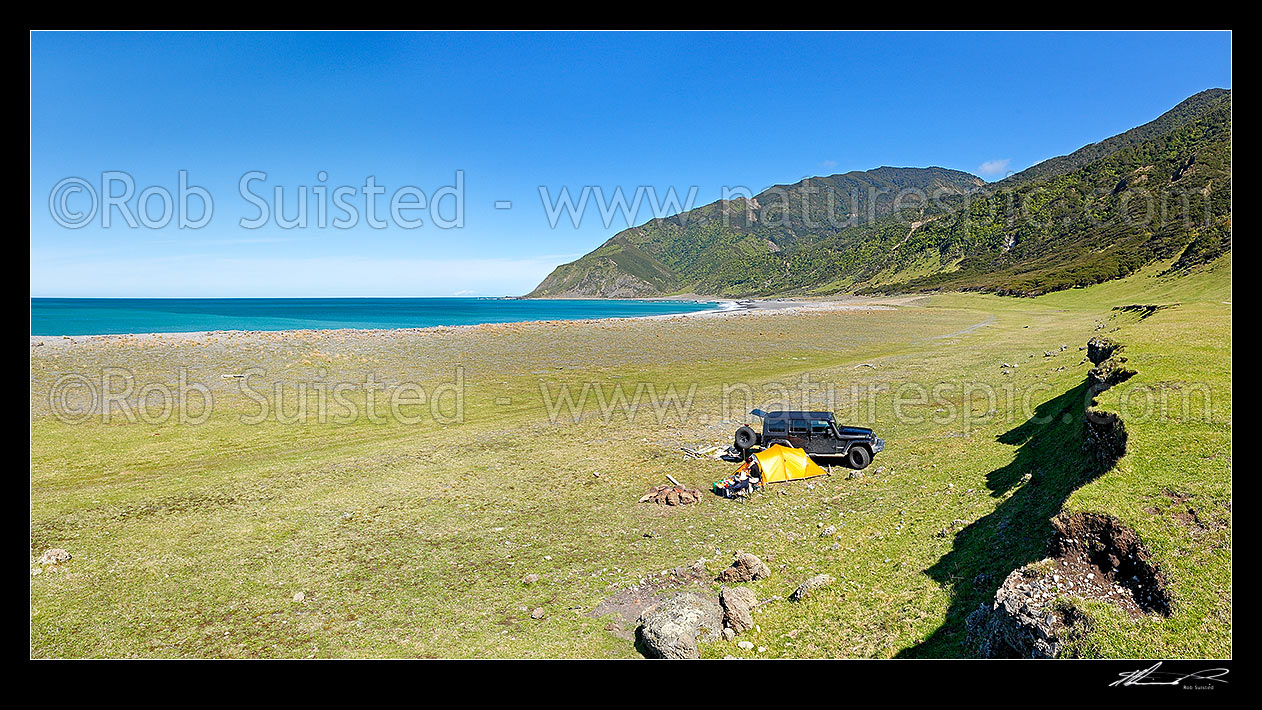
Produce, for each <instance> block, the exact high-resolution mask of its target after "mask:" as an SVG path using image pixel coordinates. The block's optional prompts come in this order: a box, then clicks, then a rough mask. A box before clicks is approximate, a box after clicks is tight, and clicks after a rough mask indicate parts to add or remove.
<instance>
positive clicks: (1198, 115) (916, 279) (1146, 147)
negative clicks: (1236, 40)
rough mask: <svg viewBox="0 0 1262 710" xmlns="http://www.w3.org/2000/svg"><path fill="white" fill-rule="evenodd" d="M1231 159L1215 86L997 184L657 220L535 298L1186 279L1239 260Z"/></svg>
mask: <svg viewBox="0 0 1262 710" xmlns="http://www.w3.org/2000/svg"><path fill="white" fill-rule="evenodd" d="M1230 159H1231V92H1230V91H1226V90H1221V89H1212V90H1209V91H1205V92H1202V93H1200V94H1197V95H1195V96H1192V97H1190V98H1188V99H1187V100H1186V101H1184V102H1182V103H1180V104H1179V105H1178V106H1176V107H1174V108H1173V109H1171V110H1170V111H1168V112H1167V113H1165V114H1163V115H1162V116H1160V117H1158V118H1157V119H1156V120H1154V121H1152V122H1150V123H1148V124H1145V125H1143V126H1140V127H1138V128H1135V129H1132V130H1130V131H1127V132H1126V133H1123V134H1121V135H1118V136H1114V137H1112V138H1108V139H1106V140H1103V141H1101V142H1099V143H1095V144H1092V145H1090V146H1086V147H1084V148H1082V149H1080V150H1078V151H1076V152H1074V153H1072V154H1070V155H1068V156H1062V157H1060V158H1054V159H1051V160H1048V161H1044V162H1043V163H1040V164H1038V165H1036V166H1034V167H1032V168H1030V169H1028V170H1026V171H1023V172H1022V173H1018V174H1017V175H1014V176H1012V177H1010V178H1008V179H1005V180H1003V181H1000V182H998V183H995V184H993V185H985V184H984V183H982V182H981V181H980V180H979V179H978V178H975V177H973V176H971V175H966V174H964V173H956V172H954V171H947V170H943V169H941V168H926V169H912V168H880V169H877V170H873V171H869V172H866V173H847V174H845V175H840V176H832V177H828V178H811V179H809V180H805V181H803V182H801V183H797V184H795V185H788V186H777V187H775V188H772V189H770V190H768V191H765V192H764V193H762V194H760V195H758V196H756V198H755V199H754V200H752V201H746V200H744V199H738V200H733V201H730V202H718V203H713V204H710V205H706V206H704V207H700V208H697V209H695V210H692V211H690V212H687V213H684V214H683V215H678V216H676V217H672V218H669V219H659V220H653V221H651V222H649V223H647V224H645V225H642V226H640V227H635V228H633V229H628V230H625V231H623V232H620V233H619V234H618V235H616V236H615V237H614V238H613V239H611V240H610V241H609V242H608V243H606V244H605V245H603V246H601V247H600V248H598V249H597V250H596V251H594V252H592V253H591V254H589V255H587V256H585V257H583V258H581V259H579V260H577V261H575V262H573V263H571V264H566V265H563V266H561V267H558V268H557V270H556V271H555V272H554V273H553V274H551V275H550V276H549V277H548V278H547V279H545V281H544V282H543V283H542V284H540V286H539V287H538V288H537V289H536V290H535V291H534V292H533V293H532V294H530V295H532V296H556V295H565V294H570V295H608V293H607V292H608V286H607V285H608V284H609V283H613V282H616V281H617V278H616V274H625V275H626V277H627V280H635V283H636V286H637V289H636V293H635V295H660V294H664V293H680V292H686V293H699V294H714V295H722V296H760V295H764V296H765V295H791V294H822V293H825V294H826V293H838V292H850V291H859V292H869V293H872V292H884V293H891V292H903V291H927V290H939V289H946V290H962V289H967V290H982V291H990V292H997V293H1008V294H1019V295H1038V294H1041V293H1047V292H1050V291H1055V290H1059V289H1064V288H1072V287H1076V286H1085V285H1090V284H1094V283H1100V282H1103V281H1108V280H1110V279H1116V278H1121V277H1123V276H1126V275H1128V274H1130V273H1133V272H1134V271H1135V270H1137V269H1139V268H1141V267H1143V266H1145V265H1147V264H1151V263H1154V262H1156V261H1163V260H1169V259H1173V258H1175V257H1180V256H1181V257H1182V258H1180V260H1179V262H1177V264H1176V266H1175V268H1178V269H1183V268H1185V267H1187V266H1191V265H1195V264H1199V263H1205V262H1207V261H1211V260H1213V259H1214V258H1216V257H1217V256H1219V255H1221V254H1222V253H1224V252H1225V251H1228V250H1229V249H1230V246H1231V237H1230V235H1231V162H1230ZM625 245H633V246H634V247H635V248H636V249H638V250H639V251H640V253H642V254H643V255H644V258H643V261H648V262H651V263H652V269H645V268H644V267H643V266H641V265H639V264H636V263H631V264H629V265H628V266H627V269H626V270H625V271H618V270H617V269H616V267H615V265H614V263H613V262H611V261H610V260H609V258H608V255H609V253H610V252H616V251H618V250H621V249H623V248H625ZM593 274H597V275H598V276H593ZM646 274H647V275H646ZM650 276H651V277H650ZM601 286H604V287H605V289H604V290H601V288H600V287H601Z"/></svg>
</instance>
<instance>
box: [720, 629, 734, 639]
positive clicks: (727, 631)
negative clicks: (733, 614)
mask: <svg viewBox="0 0 1262 710" xmlns="http://www.w3.org/2000/svg"><path fill="white" fill-rule="evenodd" d="M723 638H724V639H726V640H728V641H731V640H732V639H734V638H736V632H735V631H733V630H731V629H723Z"/></svg>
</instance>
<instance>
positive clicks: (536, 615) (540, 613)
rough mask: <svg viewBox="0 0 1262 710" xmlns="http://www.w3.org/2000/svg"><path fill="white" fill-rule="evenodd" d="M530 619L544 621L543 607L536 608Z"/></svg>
mask: <svg viewBox="0 0 1262 710" xmlns="http://www.w3.org/2000/svg"><path fill="white" fill-rule="evenodd" d="M530 618H532V619H542V618H543V607H541V606H540V607H535V610H534V611H532V612H530Z"/></svg>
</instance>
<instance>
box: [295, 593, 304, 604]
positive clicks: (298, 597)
mask: <svg viewBox="0 0 1262 710" xmlns="http://www.w3.org/2000/svg"><path fill="white" fill-rule="evenodd" d="M306 600H307V595H306V594H304V593H302V592H298V593H297V594H295V595H294V603H295V604H301V603H303V602H305V601H306Z"/></svg>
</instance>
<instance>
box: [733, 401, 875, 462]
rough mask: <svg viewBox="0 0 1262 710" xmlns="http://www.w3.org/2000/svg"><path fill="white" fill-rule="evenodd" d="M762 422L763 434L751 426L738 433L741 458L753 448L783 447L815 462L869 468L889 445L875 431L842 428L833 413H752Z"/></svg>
mask: <svg viewBox="0 0 1262 710" xmlns="http://www.w3.org/2000/svg"><path fill="white" fill-rule="evenodd" d="M750 414H753V415H754V416H756V417H759V418H761V419H762V434H759V433H758V432H756V431H754V430H753V429H751V428H750V427H747V426H743V427H741V428H740V429H737V430H736V441H735V444H736V448H737V449H740V452H741V457H742V458H745V457H748V456H749V452H750V451H751V450H752V449H757V448H762V449H765V448H769V447H770V446H771V445H773V444H781V445H783V446H788V447H791V448H795V449H804V450H805V451H806V453H807V454H809V455H810V457H811V458H813V459H821V458H822V459H844V460H845V463H846V464H847V465H848V466H850V467H851V468H866V467H867V465H868V464H870V463H872V457H873V456H875V455H876V454H878V453H880V452H881V451H882V450H884V449H885V442H884V441H883V440H882V439H880V438H879V437H877V436H876V434H874V433H873V432H872V430H871V429H865V428H863V427H857V426H840V425H838V424H837V420H836V417H834V416H833V413H832V412H764V411H762V410H761V409H755V410H754V411H752V412H750Z"/></svg>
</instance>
